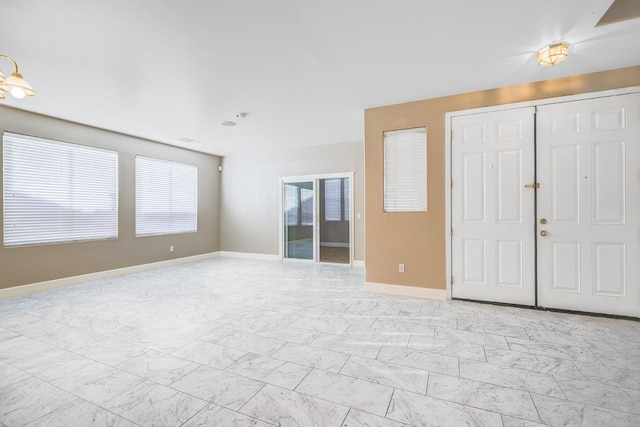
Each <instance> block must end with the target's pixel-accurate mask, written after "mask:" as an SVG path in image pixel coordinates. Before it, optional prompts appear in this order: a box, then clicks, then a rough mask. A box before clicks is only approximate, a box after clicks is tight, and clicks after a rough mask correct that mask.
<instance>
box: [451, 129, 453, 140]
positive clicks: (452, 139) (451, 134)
mask: <svg viewBox="0 0 640 427" xmlns="http://www.w3.org/2000/svg"><path fill="white" fill-rule="evenodd" d="M451 141H453V130H451Z"/></svg>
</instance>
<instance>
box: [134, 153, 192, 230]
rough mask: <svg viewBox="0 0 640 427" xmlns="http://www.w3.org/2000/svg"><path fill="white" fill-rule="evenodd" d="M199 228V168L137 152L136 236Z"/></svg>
mask: <svg viewBox="0 0 640 427" xmlns="http://www.w3.org/2000/svg"><path fill="white" fill-rule="evenodd" d="M197 229H198V168H197V167H196V166H193V165H187V164H184V163H176V162H170V161H167V160H160V159H154V158H151V157H144V156H136V236H144V235H151V234H174V233H187V232H194V231H197Z"/></svg>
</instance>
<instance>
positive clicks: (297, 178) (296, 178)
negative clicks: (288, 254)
mask: <svg viewBox="0 0 640 427" xmlns="http://www.w3.org/2000/svg"><path fill="white" fill-rule="evenodd" d="M353 177H354V172H353V171H350V172H333V173H323V174H312V175H291V176H281V177H280V179H279V186H278V202H279V209H278V211H279V212H278V256H279V259H280V261H287V262H304V263H308V262H313V263H319V262H320V260H319V257H320V227H319V223H320V203H318V199H319V197H320V186H319V182H320V180H321V179H332V178H349V263H348V264H334V265H345V266H353V255H354V216H353V215H354V204H355V200H354V199H355V197H354V193H353V189H354V182H353ZM304 181H307V182H308V181H312V182H313V259H311V260H306V259H295V258H285V257H284V192H283V188H284V184H286V183H288V182H304ZM323 264H332V263H323Z"/></svg>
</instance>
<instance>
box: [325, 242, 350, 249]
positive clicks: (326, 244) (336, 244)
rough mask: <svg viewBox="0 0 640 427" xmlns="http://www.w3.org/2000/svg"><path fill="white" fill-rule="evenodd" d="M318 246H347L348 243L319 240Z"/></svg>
mask: <svg viewBox="0 0 640 427" xmlns="http://www.w3.org/2000/svg"><path fill="white" fill-rule="evenodd" d="M320 246H323V247H325V248H348V247H349V244H348V243H339V242H320Z"/></svg>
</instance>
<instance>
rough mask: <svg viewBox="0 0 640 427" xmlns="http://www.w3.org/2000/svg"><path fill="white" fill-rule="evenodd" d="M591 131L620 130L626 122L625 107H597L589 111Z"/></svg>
mask: <svg viewBox="0 0 640 427" xmlns="http://www.w3.org/2000/svg"><path fill="white" fill-rule="evenodd" d="M591 115H592V123H593V132H607V131H611V130H621V129H624V128H625V124H626V116H627V115H626V108H625V107H616V108H597V109H593V110H592V111H591Z"/></svg>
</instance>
